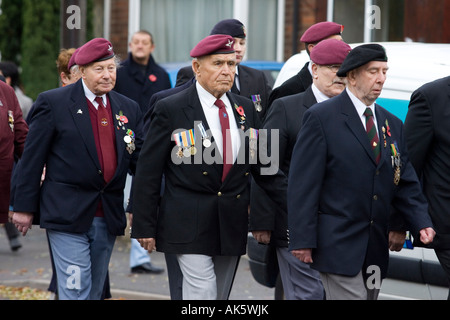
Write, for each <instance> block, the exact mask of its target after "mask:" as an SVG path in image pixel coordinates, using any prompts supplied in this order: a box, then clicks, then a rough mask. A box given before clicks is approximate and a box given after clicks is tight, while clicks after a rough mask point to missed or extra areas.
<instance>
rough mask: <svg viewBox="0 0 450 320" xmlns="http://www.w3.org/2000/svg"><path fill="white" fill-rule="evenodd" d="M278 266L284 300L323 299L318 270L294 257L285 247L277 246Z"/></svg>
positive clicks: (323, 294)
mask: <svg viewBox="0 0 450 320" xmlns="http://www.w3.org/2000/svg"><path fill="white" fill-rule="evenodd" d="M277 259H278V266H279V269H280V276H281V281H282V282H283V290H284V296H285V299H286V300H323V299H324V296H325V292H324V290H323V285H322V281H321V280H320V274H319V271H317V270H314V269H312V268H311V267H310V265H309V264H307V263H304V262H301V261H300V260H299V259H297V258H296V257H294V256H293V255H292V253H291V252H289V251H288V248H287V247H278V248H277Z"/></svg>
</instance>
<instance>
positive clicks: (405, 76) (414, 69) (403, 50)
mask: <svg viewBox="0 0 450 320" xmlns="http://www.w3.org/2000/svg"><path fill="white" fill-rule="evenodd" d="M379 44H381V45H382V46H383V47H384V48H385V49H386V54H387V56H388V66H389V70H388V73H387V79H386V82H385V84H384V87H383V91H382V93H381V95H380V97H379V98H378V100H377V103H378V104H380V105H381V106H383V107H384V108H386V109H388V110H389V111H390V112H392V113H393V114H395V115H396V116H398V117H399V118H400V119H401V120H404V119H405V117H406V113H407V111H408V104H409V100H410V98H411V94H412V92H413V91H414V90H416V89H417V88H419V87H420V86H421V85H423V84H425V83H428V82H431V81H433V80H436V79H439V78H443V77H447V76H450V44H430V43H415V42H379ZM358 45H361V44H350V46H351V47H356V46H358ZM308 60H309V57H308V55H307V53H306V51H302V52H301V53H298V54H296V55H294V56H292V57H291V58H289V59H288V60H287V61H286V63H285V64H284V66H283V67H282V68H281V71H280V73H279V75H278V77H277V79H276V81H275V84H274V88H276V87H278V86H280V85H281V84H282V83H283V82H284V81H286V80H287V79H289V78H291V77H292V76H294V75H295V74H297V73H298V72H299V71H300V69H301V68H302V67H303V66H304V65H305V63H306V62H307V61H308ZM255 246H258V245H257V244H255V243H254V242H252V240H251V239H249V254H248V255H249V261H250V269H251V270H252V273H253V275H254V277H255V279H257V281H258V276H259V279H261V275H260V274H259V275H258V274H256V272H258V273H260V270H261V263H259V262H258V258H257V257H255V251H257V250H255V249H254V248H255ZM266 260H267V259H266ZM258 263H259V265H258ZM272 269H273V266H272ZM266 278H267V275H266ZM269 278H270V277H269ZM271 278H272V279H275V278H274V277H271ZM278 278H279V277H278ZM259 282H260V283H262V281H259ZM265 282H266V284H265V285H267V283H272V284H273V286H274V287H275V288H276V298H280V295H279V293H280V288H279V283H278V284H275V283H274V282H273V281H272V282H270V281H265ZM277 282H278V281H277ZM277 287H278V288H277ZM277 292H278V296H277ZM448 295H449V288H448V282H447V277H446V276H445V274H444V271H443V269H442V267H441V265H440V264H439V261H438V259H437V257H436V254H435V253H434V250H431V249H424V248H412V249H409V248H407V246H406V245H405V248H404V249H403V250H401V251H400V252H391V254H390V261H389V272H388V278H387V279H385V280H384V281H383V284H382V288H381V293H380V297H379V299H423V300H431V299H432V300H445V299H447V297H448Z"/></svg>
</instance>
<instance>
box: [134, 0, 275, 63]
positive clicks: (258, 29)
mask: <svg viewBox="0 0 450 320" xmlns="http://www.w3.org/2000/svg"><path fill="white" fill-rule="evenodd" d="M280 1H282V2H283V3H284V1H283V0H215V1H212V0H164V1H161V0H140V3H139V4H138V5H137V6H132V8H133V9H130V16H129V17H130V21H132V22H133V23H134V25H133V27H131V28H130V30H129V32H130V34H132V33H133V32H134V31H137V29H145V30H148V31H149V32H151V33H152V34H153V37H154V41H155V51H154V53H153V55H154V57H155V59H156V61H157V62H160V63H163V62H183V61H189V60H191V58H190V55H189V52H190V51H191V49H192V48H193V47H194V46H195V45H196V44H197V43H198V42H199V41H200V40H201V39H203V38H204V37H206V36H208V35H209V32H210V31H211V29H212V28H213V26H214V25H215V24H216V23H217V22H218V21H220V20H223V19H228V18H233V17H234V18H236V19H238V20H240V21H241V22H242V23H244V25H245V26H246V29H247V34H248V39H247V55H246V57H247V59H252V60H276V58H277V8H278V3H279V2H280ZM135 19H139V23H136V20H135ZM278 45H279V44H278Z"/></svg>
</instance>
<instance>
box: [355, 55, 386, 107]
mask: <svg viewBox="0 0 450 320" xmlns="http://www.w3.org/2000/svg"><path fill="white" fill-rule="evenodd" d="M387 70H388V65H387V62H384V61H371V62H369V63H366V64H365V65H363V66H361V67H359V68H357V69H356V70H352V71H350V72H349V73H348V77H347V78H348V84H349V89H350V90H351V91H352V93H353V94H354V95H355V96H356V97H357V98H358V99H359V100H361V101H362V102H363V103H364V104H365V105H367V106H370V105H371V104H372V103H374V102H375V100H376V99H377V98H378V97H379V96H380V94H381V90H382V89H383V85H384V82H385V81H386V73H387Z"/></svg>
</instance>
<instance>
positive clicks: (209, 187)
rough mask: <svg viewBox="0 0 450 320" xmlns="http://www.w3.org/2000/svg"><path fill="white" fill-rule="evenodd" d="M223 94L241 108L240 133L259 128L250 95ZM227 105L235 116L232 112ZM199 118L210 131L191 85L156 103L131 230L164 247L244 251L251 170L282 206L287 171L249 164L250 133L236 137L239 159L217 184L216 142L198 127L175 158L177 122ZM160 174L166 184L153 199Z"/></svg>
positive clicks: (190, 125) (191, 123) (191, 124)
mask: <svg viewBox="0 0 450 320" xmlns="http://www.w3.org/2000/svg"><path fill="white" fill-rule="evenodd" d="M227 96H228V98H229V99H230V102H231V104H232V106H233V105H235V104H236V106H242V107H243V109H244V110H245V123H244V130H245V132H246V133H248V131H249V129H250V128H259V127H260V120H259V117H258V115H257V114H256V110H255V108H254V107H253V105H252V103H251V102H250V101H249V100H248V99H246V98H244V97H241V96H238V95H235V94H233V93H227ZM233 112H234V114H235V117H236V121H237V122H239V121H240V120H239V119H240V118H239V115H238V113H237V111H236V110H235V109H233ZM199 122H201V123H203V125H204V127H205V130H206V131H208V130H209V125H208V123H207V121H206V117H205V114H204V112H203V108H202V106H201V103H200V100H199V98H198V93H197V88H196V85H191V86H190V87H189V88H187V89H185V90H183V91H181V92H179V93H176V94H174V95H171V96H169V97H167V98H164V99H162V100H160V101H159V102H158V103H157V104H156V106H155V110H154V112H153V117H152V121H151V123H150V127H149V132H148V135H147V137H148V138H146V139H145V143H144V146H143V150H142V152H141V155H140V158H139V161H138V166H137V173H136V176H135V180H134V186H133V188H134V192H133V193H134V201H133V230H132V237H133V238H156V248H157V250H158V251H162V252H165V253H184V254H189V253H195V254H205V255H242V254H245V252H246V243H247V234H248V205H249V201H250V192H249V183H248V182H249V175H250V174H252V175H254V177H255V179H256V180H257V182H258V183H260V184H261V185H262V186H264V189H265V190H266V191H267V192H268V193H269V194H270V195H271V196H272V197H274V198H276V200H275V201H277V205H279V206H280V207H282V208H284V209H286V203H283V202H284V201H286V188H287V179H286V176H285V175H284V174H282V173H281V172H278V173H277V174H276V175H262V174H261V172H262V171H261V166H260V164H259V161H258V159H257V158H254V160H255V161H254V162H253V163H250V152H249V141H248V140H249V139H245V141H242V139H241V149H240V153H239V155H238V159H240V160H239V161H236V162H235V164H234V165H233V167H232V168H231V170H230V172H229V174H228V176H227V178H226V179H225V181H224V182H223V183H222V179H221V175H222V164H220V163H219V162H221V156H220V154H218V155H216V153H215V148H216V146H215V142H214V141H213V139H212V142H213V143H212V145H211V147H209V148H205V147H204V146H203V145H202V142H201V139H202V137H201V134H200V132H199V131H194V132H195V139H196V140H195V141H196V143H195V146H196V147H197V154H196V155H195V156H191V157H190V158H182V159H179V158H177V155H176V153H177V149H178V148H177V146H176V144H175V142H174V141H173V133H174V132H175V131H177V130H180V129H183V130H189V129H194V130H196V126H197V124H198V123H199ZM240 127H241V124H238V128H240ZM209 136H210V137H211V134H210V135H209ZM217 156H218V159H217ZM212 160H214V161H212ZM180 162H181V163H180ZM163 175H164V181H165V190H164V195H163V197H162V199H161V204H160V206H159V202H160V188H161V178H162V177H163Z"/></svg>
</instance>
